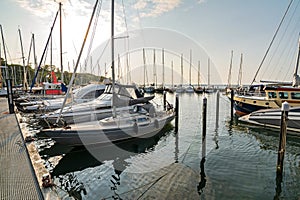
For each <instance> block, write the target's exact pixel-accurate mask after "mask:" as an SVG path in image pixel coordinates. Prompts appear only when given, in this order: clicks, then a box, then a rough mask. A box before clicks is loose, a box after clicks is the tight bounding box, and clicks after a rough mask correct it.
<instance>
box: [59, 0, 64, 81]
mask: <svg viewBox="0 0 300 200" xmlns="http://www.w3.org/2000/svg"><path fill="white" fill-rule="evenodd" d="M61 5H62V4H61V2H59V21H60V24H59V25H60V26H59V33H60V34H59V36H60V72H61V82H62V83H63V82H64V68H63V58H62V54H63V53H62V17H61Z"/></svg>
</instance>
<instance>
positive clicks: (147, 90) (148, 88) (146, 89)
mask: <svg viewBox="0 0 300 200" xmlns="http://www.w3.org/2000/svg"><path fill="white" fill-rule="evenodd" d="M143 60H144V85H143V90H144V92H145V93H148V94H153V93H154V92H155V88H154V87H153V86H152V85H150V86H149V85H148V86H146V55H145V49H144V48H143Z"/></svg>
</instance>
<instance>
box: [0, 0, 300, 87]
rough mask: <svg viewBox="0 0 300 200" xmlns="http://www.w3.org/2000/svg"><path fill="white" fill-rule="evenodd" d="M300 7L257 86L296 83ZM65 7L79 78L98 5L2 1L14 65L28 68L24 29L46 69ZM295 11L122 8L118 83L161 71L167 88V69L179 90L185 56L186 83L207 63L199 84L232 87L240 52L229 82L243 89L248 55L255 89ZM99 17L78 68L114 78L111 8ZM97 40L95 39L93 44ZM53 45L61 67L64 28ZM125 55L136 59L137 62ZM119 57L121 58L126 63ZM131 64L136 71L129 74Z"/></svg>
mask: <svg viewBox="0 0 300 200" xmlns="http://www.w3.org/2000/svg"><path fill="white" fill-rule="evenodd" d="M299 1H300V0H293V1H292V3H291V5H290V7H289V10H288V12H287V14H286V17H285V18H284V20H283V22H282V25H281V27H280V29H279V30H278V33H277V35H276V37H275V39H274V43H273V44H272V46H271V47H270V50H269V53H268V54H267V56H266V59H265V61H264V62H263V64H262V67H261V70H260V71H259V73H258V76H257V78H256V81H260V80H279V81H291V80H292V75H293V72H294V68H295V65H296V58H297V53H298V41H299V32H300V12H299V10H300V8H299V5H298V4H299ZM58 2H62V32H63V41H62V44H63V47H62V48H63V51H62V52H63V67H64V70H70V71H73V69H74V65H75V63H76V61H77V60H78V55H79V51H80V48H81V45H82V43H83V39H84V35H85V32H86V30H87V25H88V22H89V20H90V17H91V14H92V10H93V7H94V5H95V2H96V0H61V1H59V0H5V1H0V9H1V12H0V24H1V25H2V28H3V35H4V40H5V45H6V48H7V51H8V58H7V59H8V63H18V64H21V63H22V60H21V58H22V55H21V47H20V39H19V35H18V29H20V31H21V35H22V42H23V46H24V53H25V55H24V56H25V57H26V63H27V62H29V63H33V57H32V53H31V57H30V58H29V59H28V55H29V48H30V41H31V37H32V34H34V37H35V46H36V56H37V61H38V63H39V62H40V60H41V56H42V53H43V51H44V49H45V47H46V41H47V38H48V36H49V34H50V29H51V26H52V24H53V22H54V17H55V14H56V12H57V10H58ZM289 4H290V0H243V1H242V0H126V1H125V0H115V28H114V30H115V35H117V37H118V38H117V39H115V41H116V42H115V43H116V49H117V50H116V53H115V59H116V61H115V63H116V65H117V68H118V70H119V68H122V69H121V71H122V70H123V72H119V71H118V70H117V71H118V73H119V74H118V77H119V78H121V77H122V78H123V79H124V80H125V79H127V78H128V77H129V75H128V74H126V73H127V71H128V70H129V71H130V79H131V81H133V82H138V83H141V82H143V77H144V76H143V75H144V72H143V69H144V67H143V66H147V67H146V68H147V72H146V75H147V82H151V81H152V80H153V79H154V77H153V74H154V73H155V69H156V74H157V78H158V79H159V80H158V81H159V82H160V81H163V78H162V73H163V71H162V67H163V66H164V73H165V80H164V81H166V82H168V83H170V82H171V78H170V77H171V72H172V71H174V73H175V75H174V76H173V77H174V82H176V83H180V82H181V78H180V75H181V56H183V61H182V63H183V74H184V83H188V82H192V83H194V84H195V83H197V80H198V73H197V70H198V65H199V62H200V72H201V75H200V82H202V83H208V82H210V83H211V84H221V83H223V84H226V83H227V82H228V74H229V68H230V63H231V52H232V51H233V59H232V73H231V74H232V76H231V79H230V82H231V83H232V84H236V83H237V77H238V72H239V68H240V65H241V54H243V57H242V72H243V76H242V83H243V84H249V83H251V82H252V80H253V78H254V75H255V72H256V71H257V69H258V67H259V66H260V64H261V62H262V60H263V57H264V55H265V53H266V51H267V49H268V47H269V45H270V42H271V40H272V38H273V36H274V34H275V32H276V30H277V28H278V26H279V24H280V22H281V20H282V18H283V16H284V14H285V12H286V10H287V8H288V6H289ZM96 16H98V17H97V25H96V26H94V25H95V19H94V21H93V23H92V24H93V26H92V28H91V31H90V32H89V37H88V39H87V42H86V45H85V47H84V51H83V54H82V58H81V59H80V60H79V63H80V70H81V71H87V72H90V73H94V74H98V75H99V74H103V73H104V71H105V69H106V72H107V74H110V71H109V65H110V62H111V57H110V44H108V41H109V39H110V35H111V33H110V30H111V28H110V22H111V20H110V18H111V1H110V0H102V1H101V0H99V3H98V12H96ZM93 30H95V31H93ZM91 35H94V37H93V40H91ZM52 41H53V44H52V46H53V48H52V49H53V64H54V65H55V66H57V67H60V58H59V55H60V53H59V49H60V47H59V21H58V22H57V23H56V24H55V26H54V29H53V39H52ZM0 44H1V57H4V56H3V44H2V41H1V42H0ZM143 48H144V49H145V50H144V52H145V55H143V50H142V49H143ZM154 48H155V49H156V50H155V53H154V51H153V49H154ZM89 49H90V51H89ZM121 49H122V50H121ZM163 49H164V50H163ZM126 51H127V52H131V54H130V56H128V55H127V54H126ZM89 52H90V53H89ZM163 52H164V61H162V60H163V59H162V53H163ZM46 55H47V58H46V59H45V61H42V62H43V63H49V62H50V61H49V57H50V56H49V53H47V54H46ZM118 56H120V57H121V58H120V59H119V60H118V59H117V57H118ZM154 56H155V61H154ZM90 57H92V58H91V59H90ZM128 57H129V59H128ZM128 62H129V63H130V64H129V65H130V68H128V66H126V63H128ZM163 62H164V63H163ZM84 63H86V67H85V64H84ZM172 63H173V64H172ZM105 65H107V66H106V67H104V66H105ZM91 66H93V67H91ZM153 66H155V67H156V68H155V69H154V68H153ZM172 66H173V67H172ZM190 67H191V69H192V70H191V81H190V78H189V69H190ZM172 69H174V70H172ZM125 74H126V75H125ZM125 77H126V78H125ZM128 79H129V78H128ZM153 81H154V80H153Z"/></svg>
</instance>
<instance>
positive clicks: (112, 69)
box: [110, 0, 116, 117]
mask: <svg viewBox="0 0 300 200" xmlns="http://www.w3.org/2000/svg"><path fill="white" fill-rule="evenodd" d="M114 3H115V1H114V0H112V1H111V38H110V41H111V75H112V94H113V97H112V107H113V117H116V106H115V99H114V98H115V61H114V59H115V50H114V48H115V44H114V17H115V15H114V12H115V5H114Z"/></svg>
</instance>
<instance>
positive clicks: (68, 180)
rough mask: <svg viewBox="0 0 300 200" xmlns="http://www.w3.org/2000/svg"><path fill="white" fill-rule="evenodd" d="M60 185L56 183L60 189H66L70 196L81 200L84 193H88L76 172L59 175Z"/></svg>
mask: <svg viewBox="0 0 300 200" xmlns="http://www.w3.org/2000/svg"><path fill="white" fill-rule="evenodd" d="M59 183H60V184H59V185H56V186H57V187H59V188H60V189H62V190H64V191H66V192H67V193H68V194H69V197H74V198H75V199H78V200H81V199H82V195H86V194H87V192H86V189H85V187H84V185H83V183H82V182H79V181H78V179H77V177H76V175H75V174H74V173H68V174H66V175H65V176H59Z"/></svg>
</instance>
